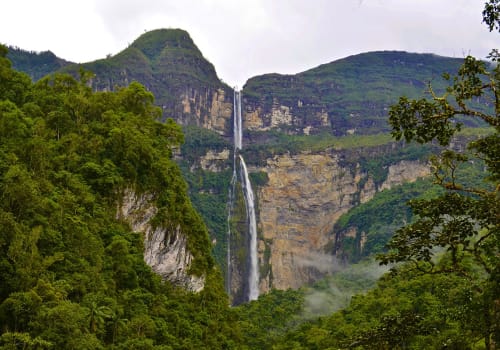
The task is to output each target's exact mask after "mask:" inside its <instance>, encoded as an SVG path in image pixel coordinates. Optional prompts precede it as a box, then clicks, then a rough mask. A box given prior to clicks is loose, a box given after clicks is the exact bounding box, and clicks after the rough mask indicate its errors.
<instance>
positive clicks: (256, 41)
mask: <svg viewBox="0 0 500 350" xmlns="http://www.w3.org/2000/svg"><path fill="white" fill-rule="evenodd" d="M483 4H484V0H140V1H138V0H43V1H42V0H6V1H3V2H2V16H1V20H0V43H3V44H8V45H13V46H18V47H20V48H23V49H26V50H34V51H45V50H51V51H52V52H54V53H55V54H56V55H57V56H59V57H62V58H64V59H67V60H70V61H73V62H88V61H92V60H95V59H99V58H104V57H105V56H106V55H107V54H113V55H114V54H116V53H118V52H119V51H121V50H123V49H124V48H126V47H127V45H128V44H129V43H131V42H133V41H134V40H135V39H136V38H137V37H138V36H139V35H141V34H142V33H144V31H149V30H153V29H159V28H182V29H185V30H187V31H188V32H189V33H190V35H191V37H192V38H193V40H194V42H195V44H196V45H197V46H198V47H199V49H200V50H201V52H202V53H203V55H204V56H205V58H207V59H208V60H209V61H210V62H212V63H213V64H214V66H215V68H216V70H217V73H218V75H219V77H220V78H222V79H223V80H224V81H225V82H227V83H228V84H230V85H237V86H239V87H241V86H243V84H244V82H245V81H246V80H247V79H248V78H250V77H252V76H255V75H259V74H264V73H271V72H277V73H298V72H301V71H304V70H307V69H310V68H313V67H315V66H318V65H320V64H323V63H328V62H331V61H333V60H336V59H339V58H342V57H346V56H349V55H353V54H357V53H362V52H367V51H374V50H405V51H410V52H421V53H423V52H426V53H428V52H430V53H436V54H440V55H445V56H451V57H464V56H465V55H468V54H472V55H474V56H477V57H479V58H485V57H486V55H487V54H488V52H489V51H490V49H492V48H498V47H499V45H498V43H499V40H498V39H499V36H498V34H497V33H490V32H489V31H488V30H487V28H486V26H485V25H484V24H482V23H481V21H482V17H481V12H482V9H483Z"/></svg>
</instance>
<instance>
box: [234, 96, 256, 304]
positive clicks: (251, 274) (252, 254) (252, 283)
mask: <svg viewBox="0 0 500 350" xmlns="http://www.w3.org/2000/svg"><path fill="white" fill-rule="evenodd" d="M233 138H234V158H233V176H232V179H231V188H230V189H229V214H228V232H227V278H226V288H227V292H228V294H229V295H230V294H231V216H232V210H233V206H234V198H235V191H236V182H237V181H238V180H237V177H238V176H237V160H238V159H239V161H240V172H241V183H242V187H243V192H244V198H245V208H246V215H247V223H248V233H249V235H250V237H249V243H248V245H249V246H248V254H249V266H248V295H247V296H246V297H247V299H248V301H250V300H256V299H257V298H258V297H259V266H258V258H257V219H256V216H255V199H254V193H253V190H252V184H251V183H250V179H249V177H248V170H247V166H246V164H245V160H244V159H243V157H242V156H241V155H240V154H238V151H239V150H241V149H242V147H243V123H242V119H241V92H240V91H238V90H237V89H236V88H235V89H234V122H233Z"/></svg>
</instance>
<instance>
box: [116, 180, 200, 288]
mask: <svg viewBox="0 0 500 350" xmlns="http://www.w3.org/2000/svg"><path fill="white" fill-rule="evenodd" d="M156 213H157V209H156V207H155V205H154V202H153V196H152V195H151V194H141V195H138V194H137V193H136V192H135V191H132V190H130V189H129V190H126V191H125V193H124V196H123V200H122V203H121V204H120V206H119V208H118V214H117V216H118V218H120V219H122V220H125V221H126V222H128V223H129V224H130V226H131V228H132V230H133V231H135V232H138V233H142V234H143V235H144V260H145V261H146V263H147V264H148V265H149V266H151V268H152V269H153V271H154V272H156V273H157V274H159V275H160V276H161V277H162V278H163V279H166V280H169V281H171V282H173V283H174V284H176V285H180V286H183V287H184V288H186V289H188V290H190V291H193V292H199V291H201V290H202V289H203V287H204V285H205V278H204V277H203V276H201V277H199V276H194V275H191V274H190V273H189V268H190V266H191V263H192V261H193V255H192V254H191V253H190V252H189V250H188V249H187V237H186V235H185V234H184V233H183V232H182V231H181V230H180V226H179V225H174V226H173V227H163V226H159V227H153V226H152V225H151V219H152V218H153V217H154V216H155V214H156Z"/></svg>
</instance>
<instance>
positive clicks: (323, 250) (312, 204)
mask: <svg viewBox="0 0 500 350" xmlns="http://www.w3.org/2000/svg"><path fill="white" fill-rule="evenodd" d="M14 59H15V57H14ZM32 62H33V64H34V65H35V66H34V67H32V68H30V67H29V66H23V67H24V68H23V69H25V71H28V70H29V69H31V70H33V69H37V68H36V67H37V66H36V64H37V63H36V61H32ZM461 62H462V60H460V59H454V58H447V57H440V56H436V55H431V54H414V53H407V52H397V51H381V52H370V53H364V54H360V55H355V56H350V57H347V58H344V59H341V60H337V61H333V62H331V63H328V64H324V65H321V66H319V67H316V68H313V69H310V70H307V71H305V72H302V73H298V74H295V75H280V74H266V75H262V76H258V77H253V78H251V79H249V80H248V81H247V83H246V84H245V86H244V87H243V90H242V100H243V111H242V119H243V146H244V147H243V149H242V150H241V151H240V154H242V155H243V156H244V158H245V160H246V163H247V164H248V168H249V172H250V177H251V180H252V182H253V186H254V191H255V193H256V207H257V225H258V236H259V240H258V241H259V243H258V255H259V265H260V276H261V280H260V291H261V292H266V291H269V290H271V289H272V288H278V289H287V288H290V287H293V288H298V287H300V286H302V285H304V284H307V283H311V282H314V281H316V280H318V279H320V278H322V277H323V276H325V275H326V274H328V273H330V272H331V271H332V268H333V266H334V264H335V260H336V259H339V258H340V259H341V260H345V261H351V260H352V259H353V258H356V257H360V256H364V255H369V253H370V249H371V248H370V247H373V246H377V247H380V245H383V244H384V242H385V241H384V240H386V239H387V237H390V235H391V232H393V230H394V228H395V227H396V226H397V225H399V224H400V223H401V222H403V221H404V220H406V219H407V216H406V214H405V212H404V211H405V210H406V209H404V208H403V206H402V205H399V204H400V203H401V201H402V200H400V201H399V202H398V201H396V202H397V205H396V204H394V206H396V207H397V208H398V209H397V210H400V211H403V212H401V213H394V215H395V217H398V218H402V219H401V220H400V221H399V222H396V221H394V222H393V221H391V222H388V223H387V226H388V227H389V226H390V231H388V232H386V233H384V235H382V236H383V237H382V238H380V237H379V236H380V235H379V233H380V231H381V230H383V229H381V228H380V227H379V228H377V230H375V231H376V232H375V231H373V230H372V231H373V232H375V236H373V237H367V235H368V234H369V232H372V231H369V230H367V229H363V227H364V226H363V227H362V225H361V226H360V224H359V222H358V223H357V226H356V227H357V228H354V226H352V225H351V226H349V225H348V224H346V219H343V220H344V221H342V222H339V220H340V218H341V217H342V216H343V215H347V214H348V213H349V212H350V211H351V210H353V209H355V208H357V207H359V206H360V205H362V204H366V203H368V202H370V201H371V200H372V199H373V198H375V196H376V195H377V194H378V193H380V192H381V191H383V190H390V189H395V188H397V187H398V186H400V185H402V184H404V183H407V182H414V181H417V180H418V179H420V178H425V177H426V176H428V174H429V170H428V165H427V161H426V158H427V155H428V154H430V153H431V152H435V151H436V149H435V148H433V147H414V146H408V145H405V144H404V143H396V142H393V141H392V139H391V138H390V136H389V135H388V134H387V131H388V130H389V127H388V124H387V111H388V108H389V106H390V105H391V104H394V103H396V102H397V99H398V97H399V96H401V95H406V96H408V97H412V98H417V97H423V96H425V94H426V92H425V91H426V89H427V87H428V84H429V83H431V84H432V86H433V88H434V89H435V90H437V91H442V89H443V88H444V79H442V78H441V74H442V73H443V72H449V73H451V74H453V73H455V72H456V71H457V69H458V67H459V65H460V64H461ZM14 64H16V63H15V62H14ZM81 68H84V69H86V70H90V71H91V72H93V73H94V74H95V76H94V77H93V78H92V79H91V81H90V83H91V85H92V88H93V89H94V90H103V91H109V90H115V89H116V88H117V87H119V86H126V85H128V84H129V83H130V82H132V81H134V80H137V81H138V82H140V83H141V84H143V85H144V86H145V87H146V88H147V89H148V90H149V91H151V92H153V94H154V95H155V97H156V104H157V105H158V106H160V107H161V109H162V114H163V118H164V119H165V118H166V117H172V118H173V119H174V120H175V121H176V122H177V123H179V124H181V125H182V126H183V127H184V128H183V130H184V133H185V143H184V144H183V145H182V146H181V150H180V153H179V154H177V155H176V157H177V162H178V164H179V165H180V167H181V169H182V171H183V175H184V177H185V179H186V180H187V182H188V185H189V195H190V198H191V200H192V202H193V205H194V206H195V208H196V209H197V210H198V211H199V212H200V213H201V215H202V216H203V218H204V220H205V223H206V224H207V226H208V229H209V232H210V236H211V239H212V242H213V254H214V256H215V258H216V260H217V262H218V264H219V265H220V266H221V267H222V268H223V270H226V271H227V270H228V266H227V264H228V263H229V264H231V266H232V269H231V271H232V272H231V273H226V282H227V289H228V290H229V291H230V293H231V295H232V296H233V302H236V303H238V302H241V301H243V300H244V297H243V294H244V291H245V290H246V288H247V287H246V283H247V281H246V275H247V270H248V251H247V249H246V244H247V238H246V237H247V228H246V214H245V204H244V201H243V197H242V195H241V191H240V190H241V189H237V193H236V194H233V195H234V196H235V198H234V199H235V202H234V203H235V208H234V213H233V216H232V218H231V221H230V222H229V227H230V228H231V231H232V236H231V241H230V242H228V239H227V237H226V231H227V228H228V222H227V200H228V198H229V193H228V189H229V187H230V182H231V176H232V168H233V165H234V163H233V159H234V154H233V145H232V139H233V130H232V125H233V91H232V89H231V88H230V87H228V86H227V85H226V84H224V83H222V82H221V81H220V80H219V78H218V77H217V74H216V71H215V69H214V67H213V65H212V64H211V63H209V62H208V61H207V60H206V59H205V58H204V57H203V55H202V53H201V52H200V51H199V49H198V48H197V47H196V45H195V44H194V42H193V41H192V39H191V38H190V36H189V34H188V33H187V32H185V31H183V30H180V29H160V30H155V31H152V32H148V33H145V34H143V35H141V36H140V37H139V38H138V39H137V40H135V41H134V42H133V43H132V44H131V45H130V46H129V47H127V48H126V49H124V50H123V51H121V52H120V53H118V54H117V55H115V56H112V57H108V58H106V59H102V60H97V61H94V62H89V63H85V64H82V65H76V64H69V65H65V66H64V67H62V68H61V69H60V70H59V71H60V72H67V73H71V74H73V75H75V76H77V75H78V74H79V70H80V69H81ZM408 191H414V190H413V189H411V188H410V189H408ZM392 193H393V194H394V196H398V195H399V196H401V198H405V196H406V193H403V194H401V193H399V194H398V192H397V191H396V190H395V191H394V192H392ZM377 198H380V197H377ZM378 200H380V199H378ZM389 202H390V201H389ZM391 203H392V202H391ZM381 207H383V206H381ZM351 217H357V216H356V215H355V214H353V215H351ZM347 221H349V220H347ZM353 225H354V224H353ZM391 230H392V231H391ZM377 235H379V236H377ZM365 243H366V244H365ZM377 249H378V248H377ZM228 250H230V252H231V254H230V257H229V259H228V257H227V251H228Z"/></svg>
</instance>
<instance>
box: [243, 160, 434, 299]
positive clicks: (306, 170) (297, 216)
mask: <svg viewBox="0 0 500 350" xmlns="http://www.w3.org/2000/svg"><path fill="white" fill-rule="evenodd" d="M342 158H343V155H342V154H341V152H335V151H325V152H322V153H319V154H311V153H300V154H296V155H280V156H275V157H274V158H272V159H268V160H267V164H266V166H264V167H262V168H258V169H257V168H256V169H253V170H255V171H263V172H266V173H267V177H268V182H267V184H266V185H265V186H263V187H261V188H260V189H259V191H258V202H259V232H260V245H259V255H260V264H261V271H265V275H261V283H260V290H261V292H266V291H268V290H269V289H270V288H277V289H287V288H299V287H300V286H302V285H304V284H306V283H311V282H314V281H315V280H317V279H319V278H321V277H322V276H324V275H325V274H326V273H328V272H330V271H333V270H334V269H335V268H336V261H335V258H334V257H333V256H331V255H328V254H327V253H326V251H327V249H326V248H327V247H328V245H329V244H331V243H332V241H333V240H334V237H335V232H333V231H332V230H333V226H334V224H335V222H336V221H337V220H338V219H339V217H340V216H341V215H342V214H344V213H345V212H347V211H348V210H349V209H351V208H352V207H354V206H355V205H357V204H359V203H360V202H366V201H368V200H369V199H371V198H373V196H374V195H375V193H376V192H377V191H380V190H382V189H386V188H390V187H392V186H395V185H399V184H401V183H403V182H408V181H414V180H416V179H417V178H418V177H423V176H427V175H428V174H429V170H428V167H427V166H426V165H425V164H422V163H420V162H418V161H401V162H398V163H396V164H393V165H391V166H389V169H388V176H387V179H386V180H385V181H384V182H383V183H382V185H380V186H379V187H377V186H376V184H375V182H374V181H373V179H372V178H371V177H370V176H369V175H368V174H367V173H366V172H363V171H362V169H361V167H360V165H359V164H357V165H356V166H354V167H352V166H348V165H345V164H344V163H343V162H342ZM343 164H344V165H343Z"/></svg>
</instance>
